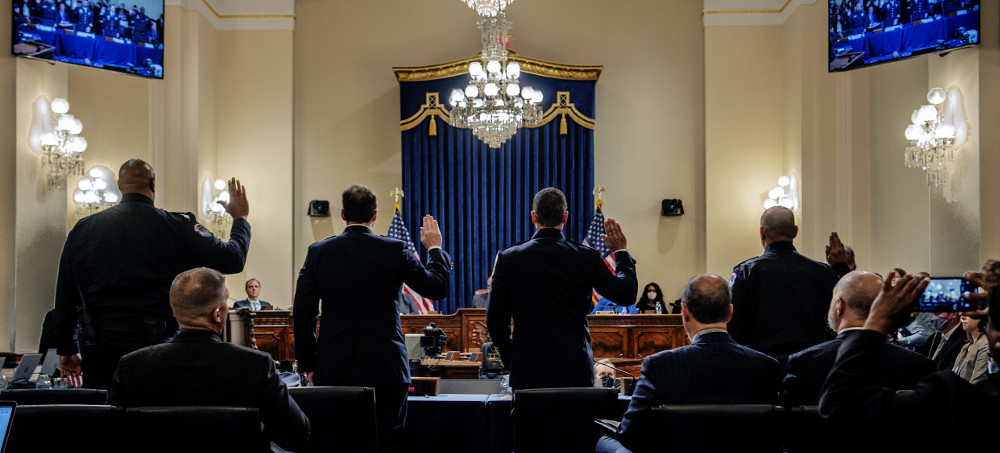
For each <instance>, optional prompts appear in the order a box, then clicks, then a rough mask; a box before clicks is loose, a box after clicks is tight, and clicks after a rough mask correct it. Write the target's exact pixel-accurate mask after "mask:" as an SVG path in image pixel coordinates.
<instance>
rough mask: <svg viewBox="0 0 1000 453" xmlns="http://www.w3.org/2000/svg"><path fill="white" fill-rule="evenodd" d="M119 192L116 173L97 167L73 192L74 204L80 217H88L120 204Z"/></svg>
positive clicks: (88, 173)
mask: <svg viewBox="0 0 1000 453" xmlns="http://www.w3.org/2000/svg"><path fill="white" fill-rule="evenodd" d="M120 199H121V193H119V192H118V187H117V183H116V182H115V176H114V173H112V172H111V170H109V169H108V167H104V166H101V165H95V166H93V167H90V170H87V174H86V175H85V176H84V177H82V178H80V181H79V182H77V184H76V190H75V191H74V192H73V203H74V204H76V213H77V215H78V216H79V217H84V216H88V215H91V214H94V213H96V212H98V211H103V210H104V209H107V208H110V207H111V206H114V205H116V204H118V200H120Z"/></svg>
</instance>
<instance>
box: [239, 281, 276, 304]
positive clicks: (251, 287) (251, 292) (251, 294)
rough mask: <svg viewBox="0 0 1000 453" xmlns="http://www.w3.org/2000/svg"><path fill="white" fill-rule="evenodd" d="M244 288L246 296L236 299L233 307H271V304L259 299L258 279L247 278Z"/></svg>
mask: <svg viewBox="0 0 1000 453" xmlns="http://www.w3.org/2000/svg"><path fill="white" fill-rule="evenodd" d="M244 289H245V290H246V292H247V298H246V299H243V300H239V301H236V303H235V304H233V308H249V309H251V310H253V311H258V310H270V309H271V308H273V307H271V304H269V303H267V302H264V301H262V300H260V281H259V280H257V279H256V278H251V279H250V280H247V283H246V287H245V288H244Z"/></svg>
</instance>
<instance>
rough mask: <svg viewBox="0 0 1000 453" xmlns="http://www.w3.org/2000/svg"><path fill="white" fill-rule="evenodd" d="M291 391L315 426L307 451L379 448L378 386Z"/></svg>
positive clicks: (290, 393)
mask: <svg viewBox="0 0 1000 453" xmlns="http://www.w3.org/2000/svg"><path fill="white" fill-rule="evenodd" d="M288 394H289V395H291V397H292V399H294V400H295V403H296V404H298V405H299V408H300V409H302V412H304V413H305V414H306V416H307V417H309V425H310V426H311V427H312V433H311V434H310V435H309V442H308V443H307V444H306V449H305V450H303V452H333V451H344V452H374V451H376V449H377V447H378V438H377V431H376V425H375V389H373V388H371V387H340V386H319V387H290V388H289V389H288Z"/></svg>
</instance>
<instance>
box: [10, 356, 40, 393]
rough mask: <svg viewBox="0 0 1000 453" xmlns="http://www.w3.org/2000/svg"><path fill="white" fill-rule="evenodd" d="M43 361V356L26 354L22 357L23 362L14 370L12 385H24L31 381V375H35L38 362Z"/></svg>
mask: <svg viewBox="0 0 1000 453" xmlns="http://www.w3.org/2000/svg"><path fill="white" fill-rule="evenodd" d="M41 360H42V355H41V354H25V355H24V356H22V357H21V362H20V363H18V364H17V368H16V369H15V370H14V377H13V378H11V380H10V383H11V385H23V384H26V383H28V382H29V381H30V380H31V375H32V374H35V368H36V367H37V366H38V362H40V361H41Z"/></svg>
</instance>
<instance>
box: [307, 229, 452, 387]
mask: <svg viewBox="0 0 1000 453" xmlns="http://www.w3.org/2000/svg"><path fill="white" fill-rule="evenodd" d="M427 256H428V260H427V267H426V268H424V266H422V265H421V264H420V262H419V261H417V259H416V257H414V256H413V255H412V254H411V253H409V252H407V250H406V245H405V244H403V242H402V241H399V240H396V239H390V238H386V237H382V236H377V235H375V233H373V232H372V231H371V229H369V228H367V227H365V226H364V225H351V226H348V227H347V228H345V229H344V232H343V233H342V234H341V235H340V236H334V237H331V238H328V239H325V240H323V241H320V242H317V243H315V244H313V245H311V246H309V252H308V254H307V255H306V260H305V263H303V264H302V270H301V271H300V272H299V280H298V283H297V285H296V288H295V304H294V307H293V313H294V315H293V316H294V324H295V326H294V327H295V358H296V360H298V364H299V366H298V369H299V371H300V372H308V371H315V374H314V375H313V380H314V384H316V385H367V386H373V385H382V384H402V383H408V382H410V366H409V361H408V360H407V357H406V346H405V343H404V341H403V332H402V330H401V329H400V325H399V312H398V311H396V297H398V296H399V292H400V288H401V287H402V284H403V283H404V282H405V283H406V284H407V285H409V286H410V288H413V290H414V291H416V292H417V293H419V294H420V295H422V296H425V297H429V298H431V299H441V298H444V297H445V296H447V294H448V284H449V273H450V272H451V261H450V258H449V257H448V254H447V253H445V252H444V250H442V249H440V248H436V249H433V250H430V251H428V252H427ZM320 300H322V301H323V316H322V318H321V319H320V327H319V337H318V338H317V337H316V335H315V334H316V317H317V316H318V315H319V311H318V309H319V301H320Z"/></svg>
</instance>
